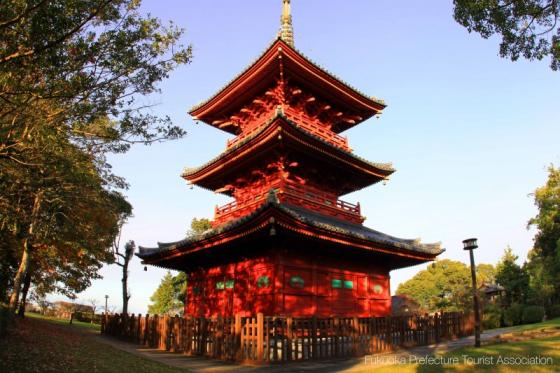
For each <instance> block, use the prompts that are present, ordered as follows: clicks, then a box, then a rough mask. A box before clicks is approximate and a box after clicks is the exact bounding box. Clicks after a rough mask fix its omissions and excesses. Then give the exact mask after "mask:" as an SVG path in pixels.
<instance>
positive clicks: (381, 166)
mask: <svg viewBox="0 0 560 373" xmlns="http://www.w3.org/2000/svg"><path fill="white" fill-rule="evenodd" d="M277 118H282V119H283V120H284V121H285V122H286V123H288V124H289V125H291V126H292V127H293V128H295V129H297V130H298V131H300V132H302V133H304V134H305V135H307V136H310V137H313V138H314V139H316V140H319V141H321V142H322V143H324V144H325V145H327V146H329V147H331V148H332V149H333V150H335V151H338V152H342V153H345V154H347V155H349V156H351V157H353V158H355V159H357V160H360V161H361V162H364V163H367V164H369V165H371V166H374V167H376V168H378V169H380V170H383V171H388V172H395V169H394V168H393V164H392V163H378V162H370V161H368V160H366V159H364V158H362V157H359V156H357V155H355V154H354V153H352V152H350V151H346V150H344V149H341V148H339V147H336V146H334V145H333V144H331V143H330V142H328V141H326V140H324V139H322V138H321V137H319V136H316V135H314V134H313V133H311V132H309V131H306V130H305V129H303V128H302V127H299V126H298V125H297V124H296V123H294V122H292V121H291V120H290V119H288V118H287V117H286V116H285V115H284V114H283V113H282V111H281V110H276V112H275V114H274V116H272V117H271V118H270V119H268V120H267V121H266V122H265V123H264V124H262V125H261V127H260V128H259V129H258V130H257V131H255V132H254V133H252V134H251V135H249V136H247V137H246V138H244V139H243V140H241V141H239V142H238V143H237V144H235V145H234V146H232V147H231V148H229V149H227V150H226V151H224V152H222V153H221V154H219V155H218V156H216V157H214V158H213V159H211V160H210V161H208V162H206V163H205V164H203V165H202V166H199V167H194V168H189V167H186V168H185V169H183V172H182V174H181V176H183V177H185V176H189V175H192V174H194V173H196V172H198V171H200V170H202V169H203V168H205V167H208V166H209V165H211V164H212V163H214V162H216V161H218V160H219V159H221V158H223V157H225V156H226V155H228V154H230V153H232V152H233V151H235V150H236V149H238V148H239V147H241V146H242V145H244V144H246V143H248V142H249V141H250V140H252V139H254V138H255V137H257V136H258V135H259V134H261V133H262V132H263V131H264V130H265V129H266V128H267V127H268V126H269V125H270V124H271V123H272V122H274V121H275V120H276V119H277Z"/></svg>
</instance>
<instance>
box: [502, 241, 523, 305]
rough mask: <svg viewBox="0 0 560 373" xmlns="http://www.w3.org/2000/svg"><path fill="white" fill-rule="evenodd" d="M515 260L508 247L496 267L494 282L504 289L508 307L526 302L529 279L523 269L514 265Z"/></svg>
mask: <svg viewBox="0 0 560 373" xmlns="http://www.w3.org/2000/svg"><path fill="white" fill-rule="evenodd" d="M517 258H518V257H517V255H515V254H514V253H513V251H512V250H511V247H509V246H508V247H507V248H506V249H505V250H504V255H503V256H502V259H501V260H500V262H499V263H498V264H497V265H496V282H497V283H498V284H500V285H501V286H503V287H504V289H505V292H506V294H505V302H506V303H507V304H509V305H511V304H514V303H519V304H524V303H525V302H526V301H527V292H528V289H529V278H528V277H527V273H526V272H525V271H524V270H523V268H521V267H520V266H519V265H518V264H517V263H516V261H517Z"/></svg>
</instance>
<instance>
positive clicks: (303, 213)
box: [137, 191, 445, 259]
mask: <svg viewBox="0 0 560 373" xmlns="http://www.w3.org/2000/svg"><path fill="white" fill-rule="evenodd" d="M269 208H275V209H278V210H280V211H282V212H285V213H286V214H288V215H290V216H291V217H292V218H294V219H296V220H298V221H300V222H302V223H304V224H307V225H309V226H313V227H317V228H320V229H324V230H327V231H331V232H333V233H339V234H343V235H346V236H349V237H354V238H358V239H362V240H366V241H370V242H372V243H376V244H381V245H388V246H391V247H394V248H398V249H403V250H408V251H413V252H417V253H422V254H430V255H438V254H441V253H442V252H443V251H445V249H442V248H441V244H440V243H434V244H423V243H421V242H420V239H403V238H397V237H394V236H390V235H388V234H385V233H382V232H379V231H376V230H374V229H371V228H368V227H365V226H363V225H361V224H354V223H350V222H347V221H343V220H339V219H336V218H332V217H329V216H326V215H322V214H320V213H316V212H313V211H310V210H307V209H304V208H301V207H296V206H293V205H289V204H284V203H280V202H278V199H277V198H276V195H275V194H274V193H273V192H272V191H271V192H270V193H269V196H268V198H267V200H266V201H265V202H264V203H263V204H262V205H261V206H260V207H259V208H257V209H256V210H255V211H253V212H252V213H250V214H248V215H246V216H244V217H241V218H239V219H235V220H232V221H231V222H228V223H226V224H224V225H221V226H218V227H216V228H213V229H209V230H207V231H206V232H204V233H202V234H200V235H197V236H193V237H187V238H184V239H182V240H180V241H175V242H167V243H160V242H158V247H156V248H146V247H142V246H140V248H139V250H140V252H139V253H138V254H137V255H138V256H139V257H140V258H142V259H148V258H149V257H150V256H152V255H155V254H162V253H164V252H165V251H168V250H173V249H177V248H181V247H185V246H188V245H191V244H194V243H196V242H198V241H202V240H205V239H208V238H211V237H213V236H217V235H219V234H221V233H224V232H227V231H230V230H232V229H234V228H235V227H238V226H240V225H242V224H243V223H246V222H248V221H250V220H251V219H253V218H255V217H257V216H258V215H259V214H261V213H262V212H263V211H264V210H266V209H269Z"/></svg>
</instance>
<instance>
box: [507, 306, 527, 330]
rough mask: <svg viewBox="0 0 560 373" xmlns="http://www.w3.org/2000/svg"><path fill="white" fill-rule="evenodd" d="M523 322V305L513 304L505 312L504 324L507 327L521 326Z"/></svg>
mask: <svg viewBox="0 0 560 373" xmlns="http://www.w3.org/2000/svg"><path fill="white" fill-rule="evenodd" d="M522 322H523V306H522V305H521V304H516V303H514V304H512V305H511V306H510V307H509V308H507V309H506V310H505V312H504V323H505V324H506V326H514V325H521V323H522Z"/></svg>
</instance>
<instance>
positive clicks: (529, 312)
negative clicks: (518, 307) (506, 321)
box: [522, 306, 544, 324]
mask: <svg viewBox="0 0 560 373" xmlns="http://www.w3.org/2000/svg"><path fill="white" fill-rule="evenodd" d="M543 318H544V307H543V306H526V307H525V308H523V316H522V319H523V323H524V324H533V323H536V322H541V321H543Z"/></svg>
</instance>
